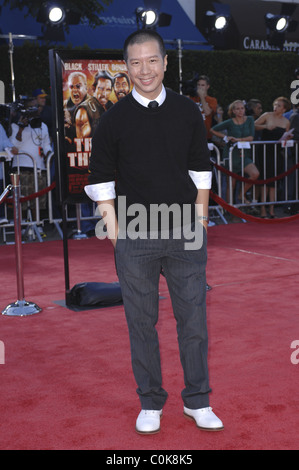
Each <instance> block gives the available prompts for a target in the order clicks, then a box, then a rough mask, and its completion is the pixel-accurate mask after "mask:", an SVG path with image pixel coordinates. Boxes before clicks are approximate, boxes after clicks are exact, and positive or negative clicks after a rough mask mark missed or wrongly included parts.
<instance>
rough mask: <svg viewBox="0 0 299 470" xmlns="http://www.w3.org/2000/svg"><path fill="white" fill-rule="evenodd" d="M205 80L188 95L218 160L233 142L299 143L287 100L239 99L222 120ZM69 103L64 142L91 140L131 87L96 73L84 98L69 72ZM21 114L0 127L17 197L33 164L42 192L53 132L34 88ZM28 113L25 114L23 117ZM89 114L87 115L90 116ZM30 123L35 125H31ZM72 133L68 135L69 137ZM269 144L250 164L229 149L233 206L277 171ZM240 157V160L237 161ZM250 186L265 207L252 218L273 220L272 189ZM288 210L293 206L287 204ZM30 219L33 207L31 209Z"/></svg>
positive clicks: (80, 81)
mask: <svg viewBox="0 0 299 470" xmlns="http://www.w3.org/2000/svg"><path fill="white" fill-rule="evenodd" d="M295 78H296V79H298V78H299V69H297V70H296V71H295ZM210 86H211V84H210V80H209V77H207V76H206V75H201V76H198V80H197V82H196V90H195V93H194V94H193V95H192V96H189V97H190V98H191V99H192V100H194V101H195V102H196V103H197V104H198V106H199V108H200V110H201V112H202V116H203V119H204V123H205V127H206V131H207V138H208V141H209V142H211V143H213V144H214V145H216V146H217V147H218V148H219V150H220V152H221V155H222V160H223V161H225V162H226V165H228V157H229V152H230V147H231V145H232V144H235V143H238V142H253V141H255V142H256V141H267V142H269V141H275V142H277V141H279V140H280V139H281V138H282V136H283V135H284V134H285V133H286V132H288V131H289V130H290V129H291V130H292V134H290V135H289V136H288V137H290V136H291V137H292V138H293V139H294V140H295V141H297V140H299V107H298V105H297V106H292V104H291V102H290V100H289V99H288V98H286V97H283V96H280V97H278V98H276V99H275V100H274V102H273V109H272V110H271V111H267V112H264V113H263V105H262V101H261V100H259V99H250V100H249V101H248V102H244V101H242V100H240V99H237V100H235V101H233V102H232V103H231V104H230V105H229V106H228V110H227V116H226V118H225V119H224V115H225V112H224V109H223V107H222V106H221V105H220V104H219V103H218V100H217V99H216V98H215V97H212V96H210V95H209V89H210ZM68 87H69V98H68V100H67V101H66V102H65V103H64V112H65V135H66V140H67V141H68V142H72V141H73V139H74V137H86V136H92V135H93V133H94V129H95V127H96V125H97V123H98V120H99V119H100V117H101V115H102V114H103V112H105V111H106V110H108V109H109V108H110V107H111V106H112V105H113V103H112V102H111V101H110V99H109V98H110V95H111V93H112V91H113V92H114V94H115V96H116V98H117V100H120V99H122V98H123V97H124V96H126V95H127V94H128V93H129V92H130V87H131V83H130V80H129V77H128V75H127V74H125V73H119V74H117V76H116V78H114V80H113V79H112V78H111V76H110V75H109V74H107V73H106V72H103V71H101V72H99V73H97V74H96V76H95V81H94V84H93V88H94V93H93V96H90V95H89V94H88V91H87V83H86V77H85V76H84V74H83V73H80V72H74V73H72V74H71V75H70V76H69V80H68ZM23 105H24V111H23V113H17V112H16V119H15V120H14V119H13V120H12V124H11V126H10V130H9V131H8V132H6V130H5V129H4V127H3V126H2V125H1V124H0V151H4V150H9V151H10V152H11V154H12V155H13V161H12V169H13V171H17V169H18V168H19V171H20V184H21V187H22V195H23V196H28V195H30V194H32V193H34V192H35V186H34V173H33V161H32V159H31V158H30V157H28V156H27V155H28V154H29V155H31V157H32V158H33V159H34V161H35V162H36V167H37V171H38V188H39V189H42V188H45V187H46V185H47V181H46V165H45V163H46V159H47V157H48V155H49V154H50V153H52V152H53V135H52V132H53V129H52V126H53V125H52V109H51V106H49V105H48V104H47V94H46V92H45V91H44V90H43V89H36V90H34V91H33V93H32V96H31V97H30V98H29V97H28V98H26V99H25V101H24V102H23ZM33 109H36V114H35V116H34V118H30V110H33ZM26 110H29V112H26ZM91 114H92V115H91ZM36 119H38V120H39V122H38V123H36V122H37V121H36ZM72 133H73V134H74V135H72ZM274 153H275V150H274V145H271V144H268V145H267V151H266V156H265V157H264V154H263V149H262V147H261V146H259V147H258V150H257V152H256V158H255V161H253V157H252V149H250V148H245V149H243V150H242V151H241V150H240V149H239V148H238V146H234V149H233V152H232V171H233V173H235V174H238V175H240V174H241V173H242V171H244V174H245V176H247V177H248V179H249V181H248V182H247V183H246V184H244V185H243V186H241V185H239V184H237V179H235V178H232V188H233V193H234V194H235V189H236V188H237V193H236V194H235V199H234V202H235V203H245V204H250V200H248V199H249V198H250V196H252V195H251V193H250V188H251V187H252V185H253V184H254V182H255V181H256V180H257V179H258V178H261V179H269V178H271V177H273V176H274V174H275V170H276V172H277V173H280V172H282V171H283V166H282V161H283V159H282V157H281V156H280V155H278V162H277V167H276V168H274V166H275V165H274V161H275V158H274ZM241 157H243V161H242V158H241ZM294 164H295V156H294V152H292V150H290V151H289V154H288V167H289V168H291V167H292V166H293V165H294ZM295 178H296V175H295V174H292V175H290V176H289V177H288V182H289V184H288V199H290V200H293V199H294V198H295V187H296V184H295ZM2 188H3V170H2V164H0V189H2ZM260 188H261V187H260V186H256V191H255V195H257V197H258V201H259V202H261V203H262V202H265V203H266V202H268V203H269V202H271V203H273V204H271V205H269V212H268V213H267V210H266V206H263V205H261V206H260V212H257V211H256V210H255V213H256V215H258V214H259V215H260V216H261V217H263V218H268V217H270V218H274V217H275V212H274V201H275V185H274V183H273V182H272V183H269V184H267V185H266V190H261V189H260ZM226 199H227V201H229V202H230V198H229V185H228V184H227V191H226ZM293 207H294V205H293ZM31 209H32V213H33V218H34V217H35V214H34V204H31ZM45 209H46V196H43V197H42V198H40V210H45ZM81 210H82V216H83V217H84V216H92V215H93V213H92V211H93V209H92V207H91V205H90V204H83V205H82V209H81ZM6 223H8V220H7V219H6V217H5V214H4V207H3V204H2V205H0V224H1V225H2V224H6ZM94 225H95V224H94V222H93V221H91V220H90V221H88V220H87V221H83V223H82V231H83V232H84V231H85V232H87V233H88V234H93V233H94Z"/></svg>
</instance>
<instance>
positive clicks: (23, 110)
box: [10, 97, 52, 220]
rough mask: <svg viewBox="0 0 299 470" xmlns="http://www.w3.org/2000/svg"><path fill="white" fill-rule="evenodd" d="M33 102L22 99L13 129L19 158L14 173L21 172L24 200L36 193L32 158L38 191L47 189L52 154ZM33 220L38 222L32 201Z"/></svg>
mask: <svg viewBox="0 0 299 470" xmlns="http://www.w3.org/2000/svg"><path fill="white" fill-rule="evenodd" d="M32 103H33V102H32V100H31V99H29V98H24V97H23V98H22V100H21V102H19V103H18V106H17V109H18V119H17V123H12V125H11V132H12V133H11V136H10V140H11V142H12V144H13V145H14V146H15V147H17V148H18V150H19V155H17V156H16V157H14V159H13V164H12V167H13V170H14V171H19V172H20V184H21V192H22V196H29V195H31V194H33V193H35V186H34V166H33V161H32V159H31V158H30V157H28V156H27V155H25V154H29V155H31V157H32V158H33V159H34V160H35V162H36V167H37V174H38V190H41V189H43V188H45V187H46V186H47V174H46V159H47V157H48V155H49V154H50V153H52V147H51V141H50V136H49V132H48V127H47V125H46V124H45V123H44V122H42V121H41V119H40V118H39V117H38V110H37V108H36V107H33V106H32ZM39 203H40V209H41V210H44V209H46V195H45V196H42V197H41V198H40V199H39ZM30 207H31V209H32V216H33V220H36V214H35V212H34V207H35V205H34V203H33V201H31V204H30Z"/></svg>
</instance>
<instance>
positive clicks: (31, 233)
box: [1, 152, 44, 243]
mask: <svg viewBox="0 0 299 470" xmlns="http://www.w3.org/2000/svg"><path fill="white" fill-rule="evenodd" d="M20 156H26V157H29V158H30V159H31V161H32V166H33V177H34V192H35V193H37V192H38V190H39V188H38V169H37V165H36V161H35V159H34V158H33V157H32V156H31V155H30V154H28V153H25V152H20V153H19V154H18V155H15V156H14V158H15V163H16V169H17V174H20V165H19V157H20ZM8 160H9V159H8ZM2 165H3V186H4V187H5V184H6V183H5V171H4V163H3V162H2ZM21 191H22V188H21ZM21 197H22V194H21ZM4 207H5V214H6V217H7V204H5V205H4ZM43 223H44V221H41V218H40V206H39V198H35V218H34V219H33V218H32V213H31V208H30V205H29V204H28V205H27V217H26V220H24V219H22V221H21V224H22V226H24V227H25V233H24V236H25V237H27V238H29V239H30V240H31V239H34V238H35V237H36V238H37V239H38V240H39V242H42V241H43V239H42V237H41V234H40V232H39V229H38V226H40V225H43ZM13 227H14V223H13V221H8V223H7V224H3V225H2V226H1V228H2V229H3V241H4V243H7V234H8V233H14V231H11V232H10V231H9V230H11V229H13Z"/></svg>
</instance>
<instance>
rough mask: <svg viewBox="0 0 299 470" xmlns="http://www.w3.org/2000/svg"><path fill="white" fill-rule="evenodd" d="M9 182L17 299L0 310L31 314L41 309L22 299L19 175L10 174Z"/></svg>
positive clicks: (5, 312) (15, 314)
mask: <svg viewBox="0 0 299 470" xmlns="http://www.w3.org/2000/svg"><path fill="white" fill-rule="evenodd" d="M11 184H12V187H13V201H14V229H15V250H16V270H17V288H18V299H19V300H17V301H16V302H14V303H11V304H9V305H8V306H7V307H6V308H5V309H4V310H3V312H2V315H7V316H21V317H23V316H26V315H33V314H35V313H39V312H41V311H42V309H41V308H40V307H38V306H37V305H36V304H35V303H33V302H28V301H27V300H25V299H24V279H23V257H22V233H21V218H22V212H21V204H20V193H21V191H20V175H18V174H12V175H11Z"/></svg>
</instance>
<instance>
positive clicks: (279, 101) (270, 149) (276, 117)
mask: <svg viewBox="0 0 299 470" xmlns="http://www.w3.org/2000/svg"><path fill="white" fill-rule="evenodd" d="M289 109H291V103H290V101H289V100H288V99H287V98H285V97H284V96H281V97H279V98H276V100H275V101H274V102H273V111H271V112H267V113H264V114H262V115H261V116H260V117H259V118H258V119H257V120H256V121H255V128H256V130H257V131H262V139H261V140H263V141H271V140H272V141H276V142H277V141H279V140H280V139H281V137H282V136H283V134H284V133H285V132H286V131H288V130H289V129H290V121H289V120H288V119H287V118H286V117H284V113H285V112H286V111H288V110H289ZM258 161H259V163H258V166H259V170H260V172H261V175H262V178H263V179H268V178H272V177H273V176H274V175H275V166H276V165H275V144H267V145H266V155H265V158H264V152H263V148H262V147H260V151H259V156H258ZM282 163H283V160H282V155H280V153H279V152H278V147H277V174H279V173H281V172H282V171H283V165H282ZM267 196H269V202H274V201H275V183H274V182H273V183H269V184H267V185H266V191H265V190H264V189H263V188H262V190H261V202H266V201H267ZM269 214H270V218H272V219H273V218H274V217H275V214H274V205H273V204H271V205H270V207H269ZM261 217H263V218H266V217H267V212H266V208H265V206H261Z"/></svg>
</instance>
